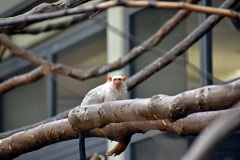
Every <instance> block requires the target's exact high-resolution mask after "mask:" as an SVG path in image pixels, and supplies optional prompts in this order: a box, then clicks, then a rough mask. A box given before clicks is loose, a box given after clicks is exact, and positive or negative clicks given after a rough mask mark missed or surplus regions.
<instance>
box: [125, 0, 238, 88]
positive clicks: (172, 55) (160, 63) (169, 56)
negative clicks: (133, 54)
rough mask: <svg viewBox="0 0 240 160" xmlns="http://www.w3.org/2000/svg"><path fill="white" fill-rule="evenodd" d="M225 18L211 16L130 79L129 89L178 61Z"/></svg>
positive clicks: (232, 2) (225, 5) (227, 4)
mask: <svg viewBox="0 0 240 160" xmlns="http://www.w3.org/2000/svg"><path fill="white" fill-rule="evenodd" d="M235 3H236V0H226V1H225V2H224V3H223V4H222V5H221V7H222V8H231V7H232V6H234V5H235ZM222 18H223V17H222V16H218V15H211V16H209V17H208V18H207V20H205V21H204V23H202V24H201V25H199V26H198V27H197V28H196V29H195V30H194V31H193V32H191V33H190V34H189V35H188V36H187V37H186V38H184V39H183V40H182V41H181V42H179V43H178V44H177V45H175V46H174V47H173V48H172V49H171V50H170V51H168V52H166V53H165V54H164V55H163V56H161V57H159V58H158V59H156V60H155V61H154V62H152V63H151V64H149V65H147V66H145V67H144V68H143V69H142V70H140V71H139V72H137V73H136V74H135V75H133V76H132V77H131V78H129V79H128V81H127V84H128V89H131V88H133V87H135V86H136V85H138V84H140V83H142V82H143V81H144V80H146V79H147V78H148V77H150V76H151V75H153V74H154V73H156V72H157V71H159V70H160V69H162V68H164V67H166V66H167V65H168V64H170V63H171V62H173V61H174V60H175V59H177V58H178V57H179V56H180V55H182V54H183V53H184V52H185V51H187V49H188V48H189V47H191V46H192V45H193V44H194V43H195V42H197V41H198V40H199V39H200V38H201V37H202V36H203V35H204V34H205V33H207V31H209V30H210V29H212V28H213V27H214V26H215V25H216V24H217V23H218V22H219V21H220V20H221V19H222Z"/></svg>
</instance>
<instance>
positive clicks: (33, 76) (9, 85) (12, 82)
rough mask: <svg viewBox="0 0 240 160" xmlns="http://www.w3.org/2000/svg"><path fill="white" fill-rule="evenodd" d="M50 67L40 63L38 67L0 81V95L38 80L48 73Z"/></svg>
mask: <svg viewBox="0 0 240 160" xmlns="http://www.w3.org/2000/svg"><path fill="white" fill-rule="evenodd" d="M49 72H50V67H49V66H48V65H42V66H39V67H38V68H36V69H34V70H32V71H30V72H29V73H25V74H22V75H19V76H15V77H12V78H10V79H8V80H6V81H4V82H2V83H0V95H3V94H4V93H6V92H8V91H10V90H12V89H14V88H17V87H19V86H23V85H26V84H29V83H31V82H34V81H36V80H38V79H39V78H41V77H43V76H46V75H48V74H49Z"/></svg>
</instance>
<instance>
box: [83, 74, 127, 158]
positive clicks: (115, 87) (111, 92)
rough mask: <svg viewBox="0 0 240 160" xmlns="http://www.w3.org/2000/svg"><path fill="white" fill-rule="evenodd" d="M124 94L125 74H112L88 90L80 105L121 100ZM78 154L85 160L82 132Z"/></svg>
mask: <svg viewBox="0 0 240 160" xmlns="http://www.w3.org/2000/svg"><path fill="white" fill-rule="evenodd" d="M126 96H127V85H126V76H123V77H122V76H112V77H109V78H108V80H107V82H106V83H104V84H102V85H100V86H98V87H96V88H94V89H92V90H90V91H89V92H88V93H87V94H86V96H85V98H84V99H83V101H82V103H81V106H85V105H90V104H98V103H103V102H108V101H116V100H123V99H125V98H126ZM79 154H80V160H86V151H85V135H84V133H80V135H79Z"/></svg>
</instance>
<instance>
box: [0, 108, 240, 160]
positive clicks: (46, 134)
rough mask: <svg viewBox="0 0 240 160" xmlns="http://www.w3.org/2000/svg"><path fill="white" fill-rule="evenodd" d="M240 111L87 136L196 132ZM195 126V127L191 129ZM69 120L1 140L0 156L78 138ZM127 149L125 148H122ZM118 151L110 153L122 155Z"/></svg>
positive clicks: (121, 126) (122, 138) (119, 126)
mask: <svg viewBox="0 0 240 160" xmlns="http://www.w3.org/2000/svg"><path fill="white" fill-rule="evenodd" d="M236 110H239V108H236V109H229V110H224V111H215V112H205V113H196V114H192V115H189V116H187V117H186V118H183V119H179V120H177V121H175V122H171V121H169V120H155V121H139V122H127V123H114V124H109V125H107V126H105V127H104V128H99V129H93V130H90V131H88V132H85V133H86V135H87V136H88V137H102V138H108V139H110V140H114V141H118V142H119V143H120V144H124V143H127V141H130V139H129V138H130V137H131V136H132V135H133V134H135V133H145V132H147V131H149V130H162V131H170V132H173V133H177V134H180V135H196V134H198V133H199V132H201V130H203V129H204V128H205V127H206V126H207V125H208V124H209V123H210V122H211V121H212V120H213V119H215V118H217V117H218V116H220V115H225V116H229V115H231V114H232V113H234V112H236ZM192 126H194V128H192ZM78 135H79V134H78V133H76V132H74V131H73V130H72V128H71V125H70V124H69V122H68V120H67V119H62V120H59V121H54V122H50V123H47V124H43V125H40V126H38V127H36V128H32V129H29V130H27V131H23V132H20V133H17V134H14V135H12V136H10V137H8V138H5V139H2V140H0V158H1V159H2V160H6V159H12V158H15V157H17V156H19V155H21V154H24V153H27V152H30V151H34V150H37V149H40V148H42V147H44V146H46V145H50V144H54V143H58V142H62V141H66V140H70V139H75V138H78ZM123 149H124V148H123ZM123 151H124V150H119V152H117V153H116V152H112V151H110V152H108V154H110V153H112V154H119V153H120V152H123Z"/></svg>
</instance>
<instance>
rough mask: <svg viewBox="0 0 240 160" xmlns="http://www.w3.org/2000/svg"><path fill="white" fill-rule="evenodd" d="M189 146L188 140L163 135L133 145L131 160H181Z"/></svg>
mask: <svg viewBox="0 0 240 160" xmlns="http://www.w3.org/2000/svg"><path fill="white" fill-rule="evenodd" d="M187 146H188V141H187V139H186V138H183V137H180V136H178V135H176V134H171V133H163V134H160V135H158V136H155V137H152V138H149V139H145V140H142V141H139V142H136V143H133V144H132V145H131V149H132V151H133V152H132V158H131V160H146V159H151V160H159V159H161V160H176V159H180V158H181V156H182V155H183V154H184V153H185V151H186V149H187Z"/></svg>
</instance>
